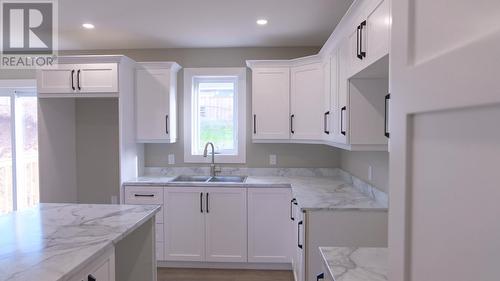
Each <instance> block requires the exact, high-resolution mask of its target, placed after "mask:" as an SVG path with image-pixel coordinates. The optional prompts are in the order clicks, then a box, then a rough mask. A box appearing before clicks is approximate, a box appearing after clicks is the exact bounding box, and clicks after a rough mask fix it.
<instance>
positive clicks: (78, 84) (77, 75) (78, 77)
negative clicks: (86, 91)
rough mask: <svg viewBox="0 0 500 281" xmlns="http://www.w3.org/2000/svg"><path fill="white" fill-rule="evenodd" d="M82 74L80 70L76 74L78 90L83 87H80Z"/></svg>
mask: <svg viewBox="0 0 500 281" xmlns="http://www.w3.org/2000/svg"><path fill="white" fill-rule="evenodd" d="M80 73H82V71H81V70H80V69H78V72H77V73H76V86H77V87H78V90H81V89H82V87H80Z"/></svg>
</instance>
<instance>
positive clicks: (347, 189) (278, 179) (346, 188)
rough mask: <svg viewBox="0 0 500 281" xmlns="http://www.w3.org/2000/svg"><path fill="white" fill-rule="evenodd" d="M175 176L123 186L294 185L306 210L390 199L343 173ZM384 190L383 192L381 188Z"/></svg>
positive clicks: (366, 205)
mask: <svg viewBox="0 0 500 281" xmlns="http://www.w3.org/2000/svg"><path fill="white" fill-rule="evenodd" d="M174 178H175V177H168V176H144V177H138V178H135V179H132V180H129V181H127V182H125V183H124V186H149V187H155V186H156V187H165V186H191V187H210V186H217V187H242V188H266V187H271V188H291V189H292V195H293V197H294V198H296V199H297V202H298V205H299V207H300V209H301V210H303V211H319V210H369V211H385V212H386V211H387V202H384V200H377V197H376V196H368V195H367V194H365V193H363V192H361V191H360V190H359V189H357V188H355V187H354V186H353V184H351V183H349V182H346V181H345V180H343V179H342V178H341V177H310V176H248V177H247V179H246V181H245V182H242V183H199V182H198V183H181V182H172V180H173V179H174ZM380 193H381V192H380Z"/></svg>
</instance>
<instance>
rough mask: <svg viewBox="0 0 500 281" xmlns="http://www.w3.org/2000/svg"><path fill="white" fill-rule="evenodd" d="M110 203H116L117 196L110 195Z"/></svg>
mask: <svg viewBox="0 0 500 281" xmlns="http://www.w3.org/2000/svg"><path fill="white" fill-rule="evenodd" d="M111 204H118V196H116V195H111Z"/></svg>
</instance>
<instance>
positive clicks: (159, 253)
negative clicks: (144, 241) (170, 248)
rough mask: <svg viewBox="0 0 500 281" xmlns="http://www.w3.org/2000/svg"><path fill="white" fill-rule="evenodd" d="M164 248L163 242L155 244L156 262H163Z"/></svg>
mask: <svg viewBox="0 0 500 281" xmlns="http://www.w3.org/2000/svg"><path fill="white" fill-rule="evenodd" d="M164 248H165V247H164V244H163V242H156V260H159V261H162V260H165V255H164V254H163V253H164V251H165V249H164Z"/></svg>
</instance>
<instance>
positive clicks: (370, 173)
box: [368, 165, 373, 181]
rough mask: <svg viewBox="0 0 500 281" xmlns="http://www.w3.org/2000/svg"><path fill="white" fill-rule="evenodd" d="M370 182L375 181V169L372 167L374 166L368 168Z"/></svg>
mask: <svg viewBox="0 0 500 281" xmlns="http://www.w3.org/2000/svg"><path fill="white" fill-rule="evenodd" d="M368 180H369V181H372V180H373V167H372V165H369V166H368Z"/></svg>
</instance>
